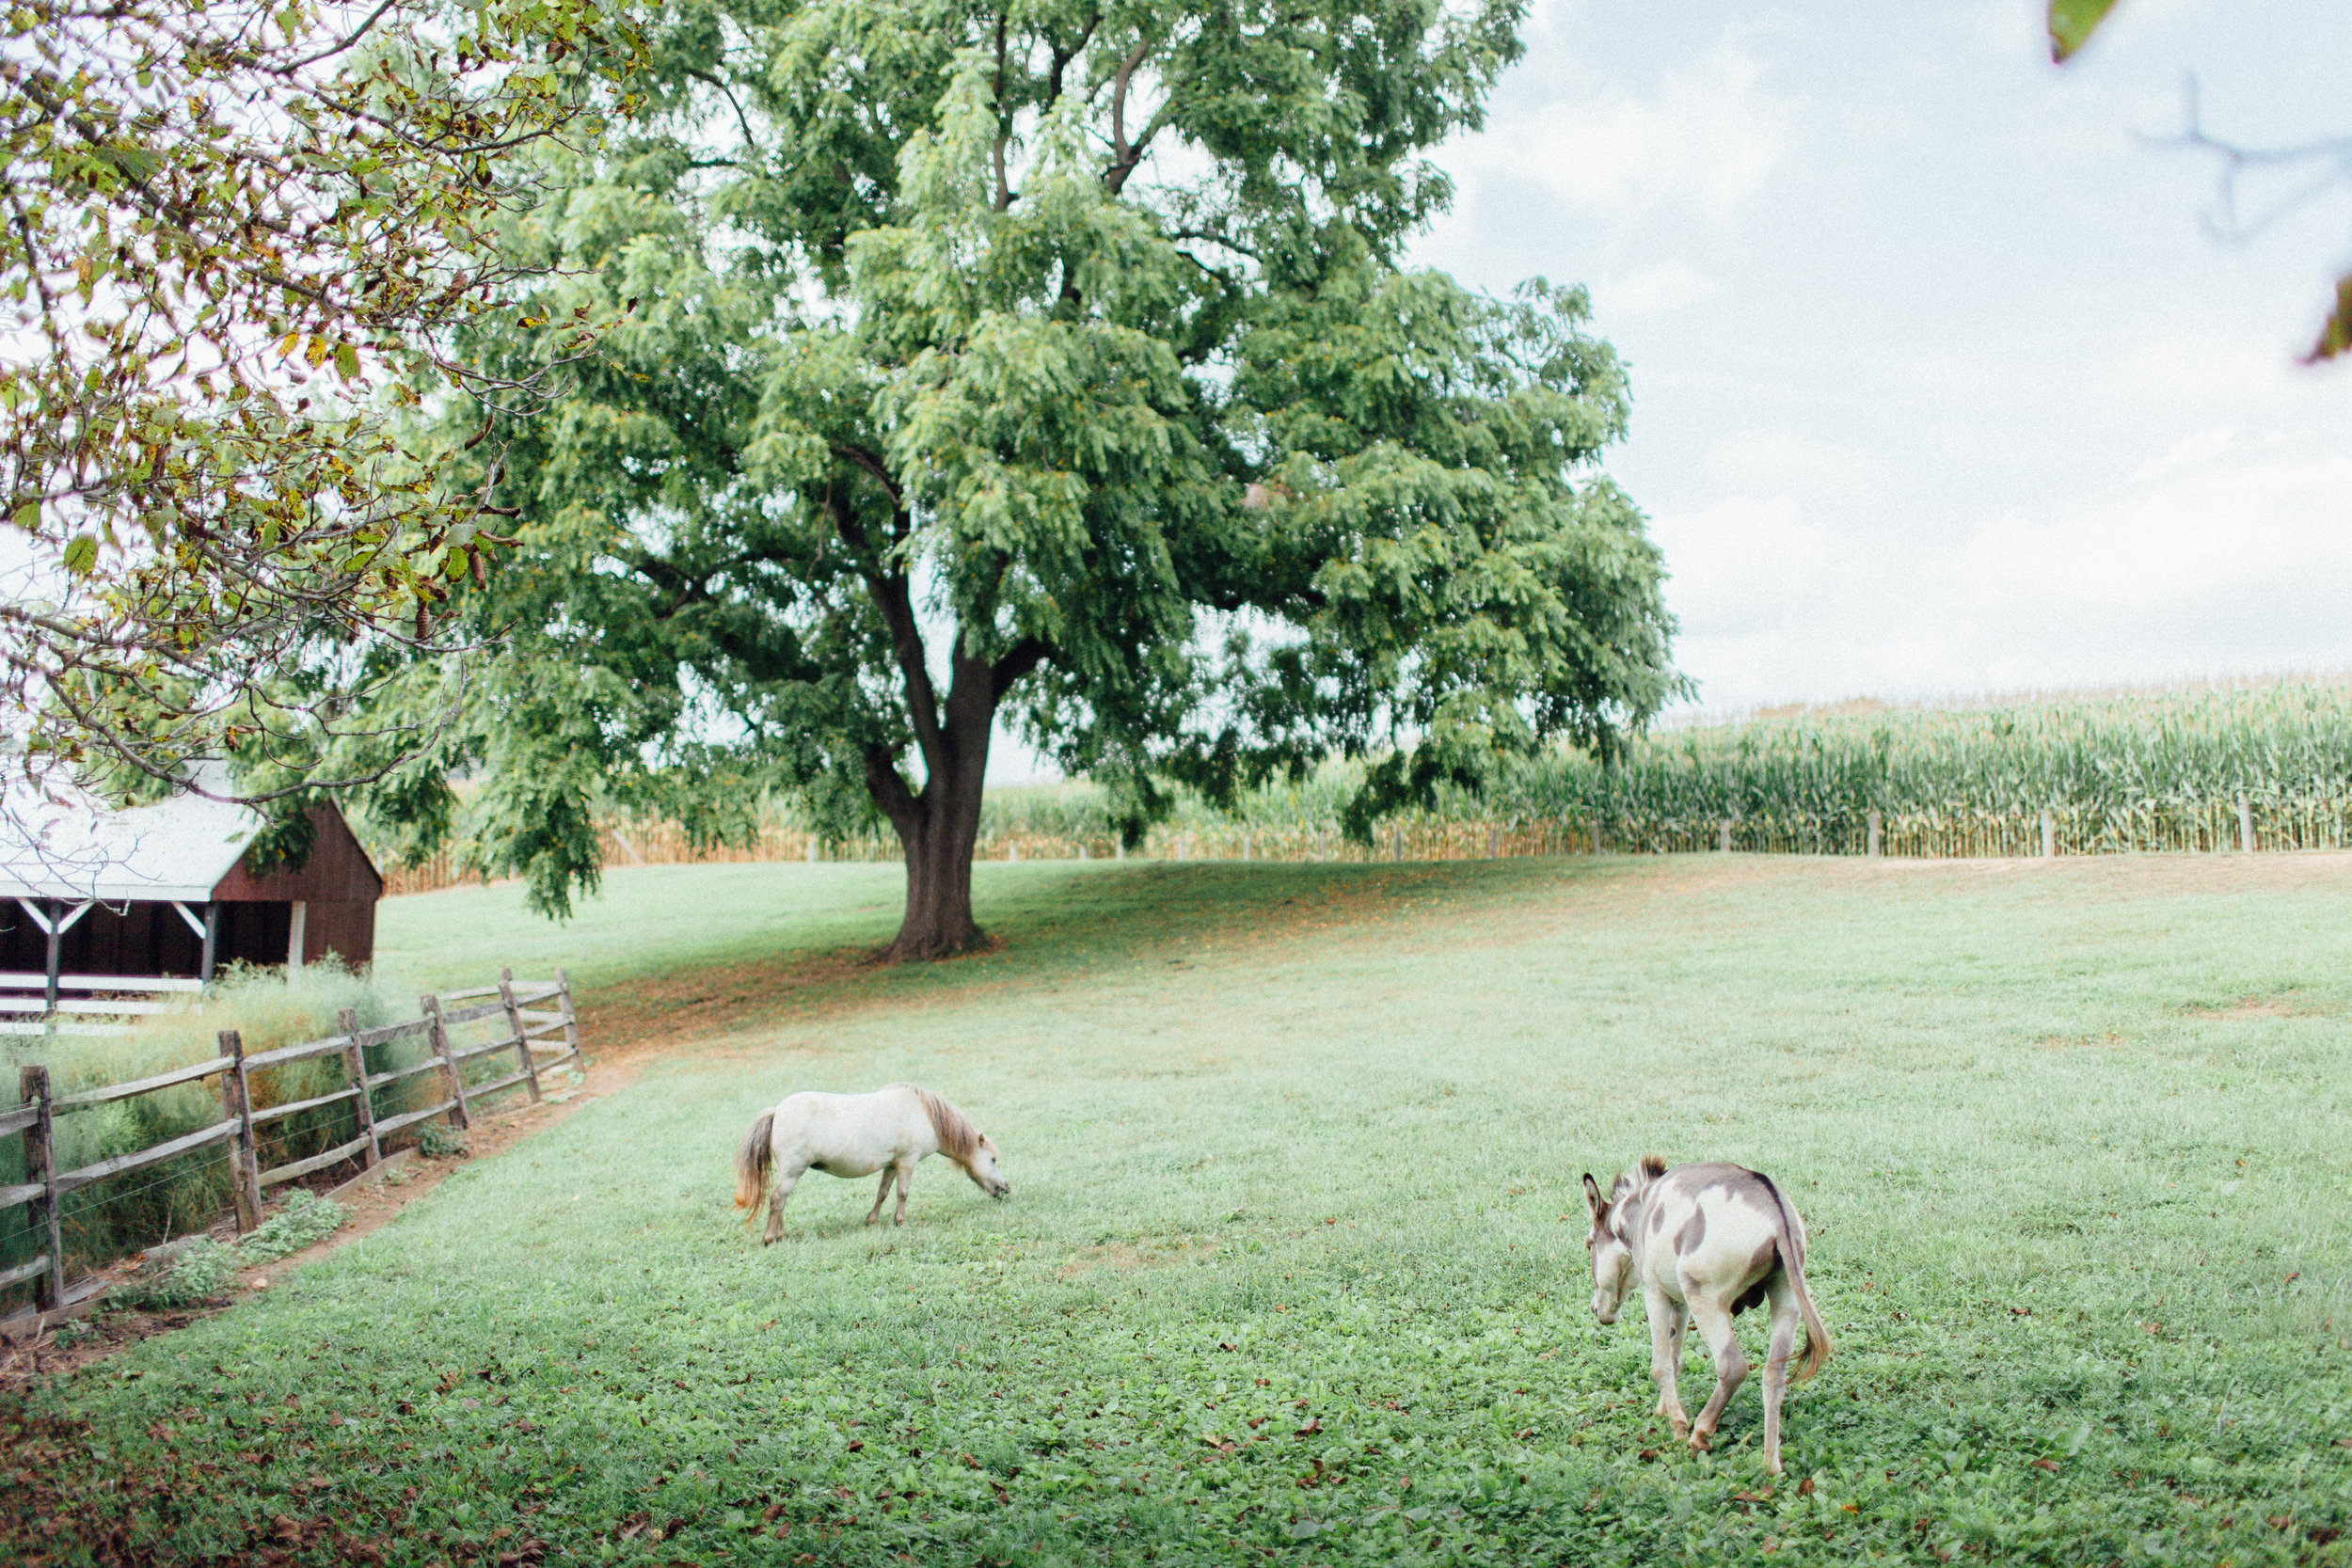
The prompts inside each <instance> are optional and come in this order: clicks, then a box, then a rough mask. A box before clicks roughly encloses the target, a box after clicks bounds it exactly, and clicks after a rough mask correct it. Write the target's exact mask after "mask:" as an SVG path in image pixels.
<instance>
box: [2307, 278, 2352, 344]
mask: <svg viewBox="0 0 2352 1568" xmlns="http://www.w3.org/2000/svg"><path fill="white" fill-rule="evenodd" d="M2346 349H2352V273H2346V274H2344V276H2343V277H2339V278H2337V279H2336V308H2335V309H2333V310H2330V311H2328V320H2327V321H2326V322H2325V323H2324V324H2322V325H2321V326H2320V329H2319V341H2317V342H2315V343H2313V344H2312V351H2311V353H2309V354H2307V355H2305V356H2303V363H2305V364H2306V365H2316V364H2318V363H2319V362H2320V361H2321V360H2323V359H2333V358H2334V357H2335V356H2337V355H2339V354H2342V353H2344V351H2345V350H2346Z"/></svg>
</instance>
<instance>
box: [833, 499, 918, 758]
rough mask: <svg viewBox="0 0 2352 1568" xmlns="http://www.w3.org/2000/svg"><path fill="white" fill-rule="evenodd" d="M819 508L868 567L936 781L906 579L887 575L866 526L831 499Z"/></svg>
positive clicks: (898, 574)
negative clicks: (824, 511) (831, 517)
mask: <svg viewBox="0 0 2352 1568" xmlns="http://www.w3.org/2000/svg"><path fill="white" fill-rule="evenodd" d="M825 506H826V509H827V510H828V511H830V512H832V514H833V520H834V531H836V532H838V533H839V534H840V535H841V540H842V543H844V544H846V545H848V546H850V549H851V550H853V551H855V552H857V554H858V555H859V556H861V557H862V558H864V559H865V560H866V562H870V564H867V565H866V566H865V568H864V570H865V575H866V586H867V587H868V588H870V589H871V590H872V591H873V594H874V605H875V608H877V609H878V610H881V611H882V624H883V625H884V626H888V627H889V628H890V647H891V652H892V653H893V654H895V655H896V656H897V657H898V675H899V678H900V679H901V680H902V681H904V682H905V683H906V693H907V717H908V718H910V719H912V720H914V739H915V742H916V744H917V745H919V746H921V747H922V748H923V763H924V766H925V767H926V768H928V769H929V770H930V776H931V777H932V778H939V777H941V776H943V775H944V774H945V773H946V769H947V748H946V737H945V736H942V735H941V734H940V729H939V696H938V693H937V692H936V691H935V690H934V689H932V686H931V669H930V658H929V656H928V655H927V653H926V652H925V649H924V647H923V628H922V626H921V625H920V624H919V623H917V622H916V620H915V618H914V595H913V594H911V593H910V592H909V591H908V587H907V579H906V574H905V573H903V572H896V571H891V570H889V569H888V568H887V567H886V566H885V565H884V564H883V563H882V561H881V560H880V558H879V557H877V556H876V555H875V554H874V549H873V546H872V544H871V542H870V541H868V540H867V538H866V526H865V525H864V524H863V523H861V522H859V521H858V519H857V515H856V514H854V513H853V512H851V511H850V508H849V507H847V506H845V505H843V504H842V502H841V501H840V500H839V499H836V498H834V497H832V496H827V497H826V498H825Z"/></svg>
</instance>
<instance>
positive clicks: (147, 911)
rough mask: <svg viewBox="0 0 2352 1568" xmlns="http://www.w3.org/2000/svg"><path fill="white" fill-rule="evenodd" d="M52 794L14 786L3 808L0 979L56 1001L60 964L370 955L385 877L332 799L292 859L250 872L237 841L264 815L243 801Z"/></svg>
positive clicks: (92, 973)
mask: <svg viewBox="0 0 2352 1568" xmlns="http://www.w3.org/2000/svg"><path fill="white" fill-rule="evenodd" d="M57 795H58V796H59V797H61V798H53V797H52V796H50V795H48V794H43V793H38V792H34V791H28V790H24V789H19V790H17V791H13V792H11V793H10V796H9V798H8V802H7V807H8V809H7V810H6V811H5V812H4V813H0V818H5V819H4V820H0V989H18V990H29V989H31V988H32V987H33V986H40V987H42V989H44V990H46V992H47V995H48V999H49V1000H50V1002H51V1003H52V1004H54V1003H55V1001H56V992H57V977H58V976H59V975H60V974H65V975H71V976H74V977H77V978H78V977H91V978H97V977H103V976H112V975H120V976H124V977H131V976H137V977H141V978H185V979H191V980H209V979H211V978H212V977H213V972H214V970H215V968H216V967H217V966H218V965H220V964H222V963H227V962H230V961H232V960H239V959H242V960H243V961H245V962H246V963H251V964H281V965H284V966H286V968H287V969H288V970H289V971H290V972H291V971H294V970H299V969H300V968H301V966H302V965H303V964H306V963H314V962H316V961H317V960H318V959H320V958H325V957H326V955H327V954H329V953H335V954H339V955H341V956H342V959H343V961H344V962H346V963H348V964H350V965H352V966H353V967H355V968H356V967H358V966H359V965H361V964H365V963H367V962H368V961H369V960H370V959H372V958H373V957H374V956H375V903H376V900H377V899H378V898H380V897H382V896H383V895H384V879H383V877H382V876H381V875H380V874H379V873H378V872H377V871H376V869H375V864H374V863H373V861H371V860H369V859H368V853H367V851H366V850H365V849H363V848H361V847H360V846H359V841H358V839H357V838H355V837H354V836H352V832H351V829H350V827H349V825H347V824H346V823H345V822H344V821H343V816H342V812H340V811H338V810H337V809H336V808H335V807H333V806H331V805H323V806H314V807H312V808H311V811H310V823H311V826H312V828H313V829H314V830H315V838H314V841H313V844H312V847H311V849H310V855H309V856H308V858H307V859H305V860H304V862H303V863H302V864H301V865H299V866H288V865H282V864H281V865H278V866H275V867H273V868H271V869H269V870H267V871H265V872H262V874H261V875H258V876H257V875H255V874H254V873H253V872H252V871H251V870H250V869H248V867H247V866H246V847H248V846H249V845H250V844H251V843H252V842H253V839H254V837H255V836H256V835H257V834H258V833H259V832H261V830H262V818H261V817H260V816H258V815H257V814H256V813H254V812H253V811H251V810H250V809H248V808H246V807H244V806H240V805H235V804H232V803H230V802H226V801H220V800H209V799H207V798H205V797H203V796H200V795H182V796H178V797H175V798H174V799H172V800H166V801H163V802H161V803H159V804H156V805H151V806H136V807H133V808H131V809H129V810H127V811H111V810H108V809H106V808H105V807H103V805H100V804H98V803H97V802H95V801H92V800H89V799H88V798H87V797H86V796H82V795H80V794H78V793H68V792H57ZM82 989H88V988H82Z"/></svg>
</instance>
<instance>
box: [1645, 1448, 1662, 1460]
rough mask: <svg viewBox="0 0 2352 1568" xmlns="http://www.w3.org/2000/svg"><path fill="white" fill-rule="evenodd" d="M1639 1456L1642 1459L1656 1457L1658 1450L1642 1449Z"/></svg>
mask: <svg viewBox="0 0 2352 1568" xmlns="http://www.w3.org/2000/svg"><path fill="white" fill-rule="evenodd" d="M1641 1457H1642V1458H1644V1459H1656V1458H1657V1457H1658V1450H1657V1449H1643V1450H1642V1454H1641Z"/></svg>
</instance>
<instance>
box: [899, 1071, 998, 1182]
mask: <svg viewBox="0 0 2352 1568" xmlns="http://www.w3.org/2000/svg"><path fill="white" fill-rule="evenodd" d="M893 1086H894V1087H896V1088H901V1089H911V1090H913V1091H914V1098H915V1099H917V1100H919V1101H922V1102H923V1114H924V1115H925V1116H927V1117H930V1118H931V1132H934V1133H935V1134H937V1135H938V1138H939V1152H941V1153H942V1154H945V1155H946V1156H947V1158H948V1159H950V1160H953V1161H955V1162H956V1163H957V1164H968V1163H969V1162H970V1161H971V1159H972V1157H973V1156H974V1155H975V1154H977V1153H978V1152H979V1151H980V1130H979V1129H978V1128H977V1127H975V1126H973V1125H972V1118H971V1117H967V1116H965V1115H964V1114H963V1113H962V1112H961V1111H959V1110H957V1109H956V1108H955V1107H954V1106H953V1105H951V1104H949V1103H948V1102H947V1101H946V1100H944V1099H942V1098H941V1097H940V1096H938V1095H935V1094H933V1093H931V1091H930V1090H929V1089H927V1088H925V1087H923V1086H922V1085H920V1084H908V1083H904V1082H901V1083H899V1084H897V1085H893Z"/></svg>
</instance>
